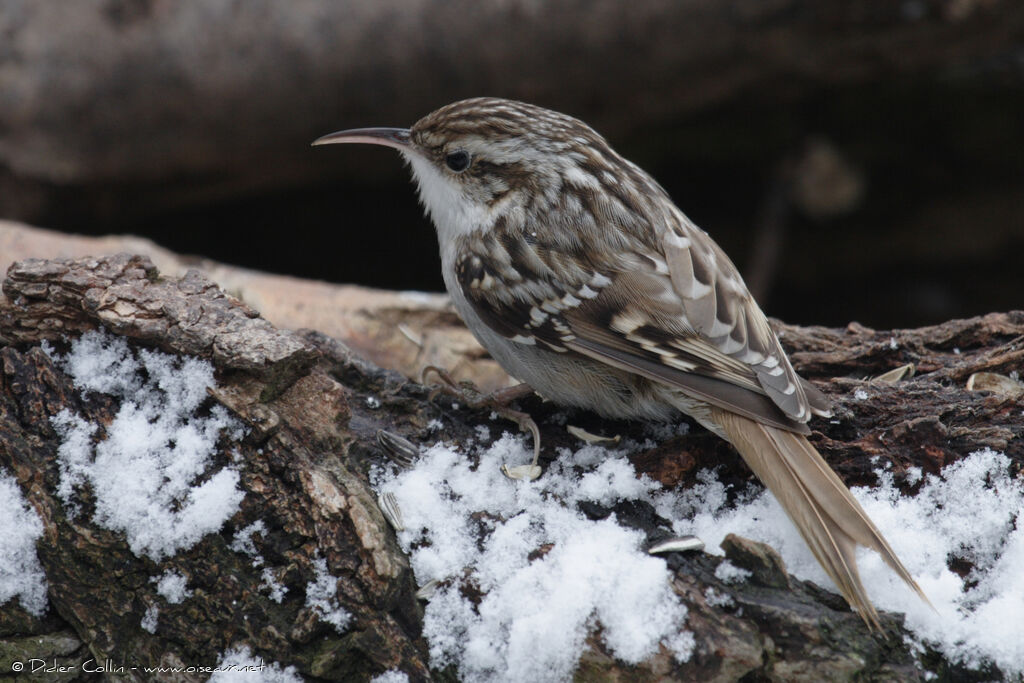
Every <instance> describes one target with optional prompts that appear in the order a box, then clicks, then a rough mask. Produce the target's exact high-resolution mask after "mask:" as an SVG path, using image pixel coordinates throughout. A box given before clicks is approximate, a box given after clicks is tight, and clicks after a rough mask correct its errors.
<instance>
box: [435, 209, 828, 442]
mask: <svg viewBox="0 0 1024 683" xmlns="http://www.w3.org/2000/svg"><path fill="white" fill-rule="evenodd" d="M693 229H694V230H696V228H693ZM672 235H673V236H674V237H672V236H669V237H666V238H665V239H663V241H662V242H663V248H662V249H660V250H659V249H654V250H652V249H650V248H643V247H639V246H638V247H637V249H635V250H624V251H620V252H617V254H616V258H615V260H614V261H608V262H603V263H600V264H594V263H590V264H584V263H581V262H579V261H578V260H573V259H572V258H570V257H567V256H566V254H564V253H560V252H557V253H556V252H555V251H553V250H549V249H547V248H546V246H545V245H543V244H538V243H536V242H533V243H531V242H529V241H526V240H517V239H510V238H508V236H506V238H505V239H503V240H501V243H500V244H498V243H492V244H489V245H486V244H484V245H480V248H478V249H473V248H467V249H465V250H464V251H463V256H462V258H461V259H460V260H459V261H458V262H457V263H456V268H455V272H456V277H457V279H458V282H459V285H460V287H461V289H462V293H463V295H464V296H465V298H466V299H467V301H468V302H469V303H470V304H471V305H472V307H473V309H474V311H475V312H476V313H477V314H478V315H479V317H480V318H481V320H482V321H483V322H484V323H486V324H487V325H488V326H490V327H491V328H492V329H493V330H494V331H495V332H497V333H499V334H501V335H503V336H505V337H507V338H509V339H511V340H513V341H517V342H520V343H535V344H539V345H541V346H544V347H547V348H549V349H551V350H553V351H557V352H565V351H574V352H577V353H580V354H583V355H585V356H588V357H591V358H594V359H597V360H600V361H601V362H605V363H608V364H609V365H612V366H615V367H619V368H621V369H625V370H628V371H630V372H634V373H636V374H638V375H642V376H644V377H647V378H649V379H652V380H655V381H658V382H662V383H664V384H668V385H670V386H674V387H676V388H678V389H680V390H681V391H683V392H684V393H686V394H688V395H690V396H692V397H694V398H698V399H700V400H704V401H707V402H708V403H711V404H712V405H717V406H719V407H722V408H725V409H727V410H732V411H734V412H737V413H739V414H741V415H745V416H747V417H750V418H751V419H754V420H757V421H760V422H763V423H765V424H770V425H774V426H777V427H782V428H784V429H790V430H794V431H799V432H803V433H806V432H807V431H808V430H807V427H806V425H805V424H804V423H805V422H806V421H807V419H808V418H809V417H810V414H811V406H810V403H809V401H808V398H807V391H806V390H805V388H804V383H803V382H802V380H801V379H800V378H799V377H798V376H797V375H796V373H795V372H794V371H793V369H792V366H791V365H790V364H789V361H788V359H787V358H786V355H785V353H784V352H783V351H782V349H781V347H780V346H779V343H778V340H777V339H776V337H775V334H774V333H773V332H772V330H771V328H770V327H769V326H768V323H767V320H765V317H764V314H763V313H761V310H760V309H759V308H758V307H757V305H756V304H755V303H754V302H753V300H752V299H751V298H750V296H749V294H747V293H746V287H745V286H744V285H743V281H742V279H741V278H740V276H739V274H738V273H737V272H736V269H735V267H734V266H733V265H732V263H731V262H730V261H729V260H728V258H726V257H725V255H724V254H723V253H722V252H721V250H719V249H717V247H715V246H714V244H713V242H711V240H710V238H705V240H704V241H706V242H707V243H708V244H709V245H710V247H708V248H705V249H695V248H691V247H690V246H689V245H687V244H686V239H684V238H683V237H682V236H681V235H680V234H679V233H672ZM691 244H692V240H691ZM701 246H703V245H701ZM510 250H514V251H515V253H514V254H510V253H509V251H510ZM512 264H516V267H512ZM524 271H525V272H524ZM807 386H808V387H809V386H810V385H807ZM814 391H815V393H816V390H814ZM821 403H822V405H824V399H823V398H822V401H821Z"/></svg>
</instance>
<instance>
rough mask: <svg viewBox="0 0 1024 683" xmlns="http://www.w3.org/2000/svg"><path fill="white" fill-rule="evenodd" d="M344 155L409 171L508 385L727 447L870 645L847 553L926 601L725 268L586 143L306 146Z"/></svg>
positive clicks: (485, 136) (443, 123)
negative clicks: (674, 427)
mask: <svg viewBox="0 0 1024 683" xmlns="http://www.w3.org/2000/svg"><path fill="white" fill-rule="evenodd" d="M349 142H362V143H370V144H376V145H385V146H388V147H394V148H395V149H397V150H398V151H399V152H401V154H402V156H403V157H404V158H405V159H406V160H407V161H408V162H409V164H410V165H411V167H412V172H413V175H414V176H415V179H416V182H417V184H418V187H419V195H420V199H421V201H422V203H423V205H424V206H425V207H426V210H427V212H428V213H429V215H430V217H431V219H432V220H433V222H434V225H435V227H436V228H437V235H438V241H439V243H440V248H441V262H442V269H443V274H444V282H445V285H446V287H447V288H448V293H449V294H450V295H451V297H452V301H453V302H454V305H455V308H456V310H457V311H458V312H459V314H460V315H461V316H462V318H463V320H465V322H466V324H467V325H468V326H469V329H470V330H471V331H472V332H473V334H474V335H476V337H477V339H479V340H480V343H481V344H483V345H484V347H485V348H486V349H487V350H488V351H489V352H490V353H491V355H492V356H493V357H494V358H495V359H496V360H497V361H498V362H499V363H500V364H501V365H502V367H504V368H505V370H507V371H508V373H509V374H510V375H512V376H513V377H515V378H517V379H519V380H520V381H522V382H525V383H526V384H528V385H529V386H530V387H532V388H533V389H534V390H535V391H537V392H538V393H539V394H541V395H542V396H544V397H546V398H548V399H550V400H552V401H554V402H556V403H559V404H562V405H567V406H578V407H582V408H586V409H589V410H592V411H595V412H597V413H599V414H601V415H604V416H607V417H612V418H634V419H642V420H667V419H670V418H672V416H673V415H674V414H675V413H676V411H682V412H683V413H686V414H687V415H689V416H691V417H692V418H693V419H695V420H697V422H699V423H700V424H702V425H703V426H704V427H706V428H707V429H709V430H710V431H712V432H714V433H715V434H717V435H718V436H720V437H722V438H723V439H726V440H727V441H729V442H730V443H732V444H733V446H735V448H736V449H737V450H738V451H739V453H740V455H742V456H743V459H744V460H745V461H746V463H747V464H748V465H749V466H750V469H752V470H753V471H754V473H755V474H756V475H757V476H758V478H760V479H761V481H762V482H764V484H765V485H766V486H767V487H768V488H769V489H770V490H771V491H772V493H773V494H774V495H775V497H776V498H777V499H778V501H779V502H780V503H781V504H782V507H783V508H784V509H785V510H786V513H787V514H788V515H789V516H790V518H791V519H792V520H793V522H794V523H795V524H796V526H797V528H798V529H799V530H800V534H801V535H802V536H803V538H804V540H805V541H806V542H807V544H808V546H810V549H811V551H812V552H813V553H814V556H815V557H816V558H817V559H818V562H820V563H821V566H822V567H823V568H824V569H825V571H826V573H828V575H829V576H830V577H831V578H832V580H833V581H834V582H835V584H836V586H837V587H838V588H839V590H840V592H841V593H842V594H843V597H845V598H846V600H847V601H848V602H849V603H850V605H852V606H853V607H854V608H855V609H856V610H857V611H858V612H859V613H860V615H861V617H862V618H863V619H864V621H865V622H866V623H867V625H868V626H869V628H880V624H879V621H878V614H877V612H876V611H875V608H874V606H873V605H872V604H871V601H870V600H869V598H868V596H867V594H866V592H865V590H864V586H863V584H862V583H861V581H860V577H859V575H858V573H857V563H856V556H855V551H856V547H857V546H858V545H862V546H866V547H868V548H871V549H873V550H875V551H876V552H878V553H879V554H880V555H881V556H882V558H883V559H884V560H885V562H886V563H887V564H888V565H889V566H890V567H892V569H893V570H894V571H896V572H897V573H898V574H899V575H900V577H902V578H903V580H904V581H906V582H907V584H909V585H910V587H911V588H913V589H914V590H915V591H917V593H918V594H919V595H921V597H922V598H924V599H925V600H927V598H925V596H924V594H923V593H922V591H921V589H920V588H919V587H918V586H917V584H916V583H915V582H914V580H913V578H912V577H911V576H910V574H909V573H908V572H907V570H906V568H904V566H903V564H902V563H901V562H900V560H899V559H898V558H897V557H896V555H895V553H893V551H892V549H891V548H890V547H889V544H888V543H887V542H886V540H885V539H884V538H883V537H882V534H881V533H880V532H879V531H878V529H877V528H876V527H875V525H874V524H873V523H872V522H871V520H870V519H869V518H868V516H867V515H866V514H865V512H864V510H863V509H862V508H861V506H860V505H859V504H858V503H857V501H856V499H854V497H853V496H852V495H851V494H850V491H849V489H847V488H846V486H845V485H844V484H843V482H842V480H840V479H839V477H838V476H837V475H836V474H835V473H834V472H833V471H832V469H831V468H830V467H829V466H828V464H827V463H826V462H825V460H824V459H823V458H822V457H821V456H820V455H819V454H818V452H817V451H816V450H815V449H814V447H813V446H812V445H811V444H810V442H809V441H808V440H807V438H806V436H805V435H806V434H808V433H809V432H810V430H809V429H808V428H807V421H808V420H809V419H810V418H811V416H812V414H818V415H827V414H829V413H828V405H827V402H826V400H825V398H824V396H823V395H822V394H821V393H820V392H819V391H817V390H816V389H815V388H814V387H812V386H811V385H810V384H809V383H807V382H806V381H804V380H803V379H801V378H800V377H799V376H798V375H797V374H796V372H795V371H794V370H793V367H792V366H791V365H790V362H789V359H788V358H787V356H786V353H785V352H784V351H783V350H782V347H781V346H780V345H779V340H778V339H777V338H776V336H775V333H774V332H773V331H772V329H771V328H770V327H769V326H768V321H767V320H766V319H765V316H764V313H762V312H761V309H760V308H759V307H758V305H757V303H756V302H755V301H754V300H753V298H752V297H751V295H750V293H749V292H748V291H747V287H746V285H745V284H744V282H743V278H742V277H740V274H739V271H738V270H737V269H736V266H734V265H733V264H732V262H731V261H730V260H729V258H728V257H727V256H726V255H725V253H724V252H723V251H722V250H721V249H720V248H719V247H718V245H717V244H715V242H714V241H713V240H712V239H711V237H709V236H708V234H707V233H705V232H704V231H703V230H701V229H700V228H698V227H697V226H696V225H694V224H693V223H692V222H691V221H690V219H688V218H687V217H686V216H685V215H684V214H683V212H682V211H680V210H679V209H678V208H676V206H675V204H674V203H673V202H672V200H671V199H670V198H669V196H668V194H667V193H666V192H665V191H664V190H663V189H662V188H661V186H659V185H658V183H657V182H655V181H654V179H653V178H651V177H650V176H649V175H647V174H646V173H645V172H644V171H642V170H640V168H638V167H637V166H636V165H634V164H632V163H631V162H629V161H627V160H626V159H623V158H622V157H621V156H619V155H618V154H616V152H615V151H614V150H613V149H612V148H611V147H610V146H609V145H608V143H607V142H606V141H605V140H604V138H602V137H601V136H600V135H598V134H597V133H596V132H594V130H592V129H591V128H590V127H589V126H587V125H586V124H585V123H583V122H581V121H579V120H577V119H574V118H572V117H569V116H566V115H564V114H559V113H557V112H553V111H549V110H547V109H542V108H540V107H536V106H533V105H530V104H524V103H521V102H513V101H509V100H503V99H494V98H478V99H470V100H463V101H461V102H455V103H454V104H450V105H448V106H446V107H442V108H441V109H438V110H437V111H435V112H433V113H431V114H428V115H427V116H425V117H424V118H422V119H420V120H419V121H417V122H416V124H415V125H413V127H412V128H410V129H405V128H362V129H358V130H347V131H341V132H338V133H332V134H330V135H326V136H324V137H322V138H320V139H319V140H317V141H316V142H314V143H313V144H317V145H319V144H331V143H349Z"/></svg>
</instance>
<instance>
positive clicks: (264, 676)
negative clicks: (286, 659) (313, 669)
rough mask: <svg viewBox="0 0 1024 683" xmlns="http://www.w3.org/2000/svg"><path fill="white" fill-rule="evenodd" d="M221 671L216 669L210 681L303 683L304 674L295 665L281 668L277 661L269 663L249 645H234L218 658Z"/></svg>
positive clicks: (218, 682) (221, 682) (224, 682)
mask: <svg viewBox="0 0 1024 683" xmlns="http://www.w3.org/2000/svg"><path fill="white" fill-rule="evenodd" d="M217 667H218V669H219V671H214V672H213V675H212V676H210V678H209V683H302V681H303V679H302V676H300V675H299V674H298V672H297V671H296V670H295V667H294V666H289V667H287V668H281V665H280V664H278V663H277V662H271V663H270V664H267V663H266V662H264V661H263V658H261V657H256V656H254V655H253V654H252V651H251V650H250V649H249V646H248V645H242V646H240V647H234V648H231V649H229V650H227V651H225V652H224V654H222V655H221V656H220V659H218V660H217Z"/></svg>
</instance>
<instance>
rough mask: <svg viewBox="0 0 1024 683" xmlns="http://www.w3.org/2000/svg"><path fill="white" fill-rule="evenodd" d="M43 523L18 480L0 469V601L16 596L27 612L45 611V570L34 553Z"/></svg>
mask: <svg viewBox="0 0 1024 683" xmlns="http://www.w3.org/2000/svg"><path fill="white" fill-rule="evenodd" d="M42 536H43V523H42V522H41V521H40V520H39V516H38V515H37V514H36V511H35V510H33V509H32V507H31V506H30V505H29V504H28V503H27V502H26V501H25V499H24V498H23V497H22V495H21V489H20V488H18V482H16V481H15V480H14V477H12V476H11V475H10V474H8V473H7V472H6V471H4V470H2V469H0V605H4V604H6V603H7V602H8V601H10V600H13V599H14V598H18V602H20V603H21V606H22V607H23V608H25V611H27V612H28V613H29V614H33V615H35V616H37V617H39V616H42V615H43V613H44V612H45V611H46V606H47V599H46V574H45V573H43V568H42V566H41V565H40V564H39V557H38V556H37V555H36V542H37V541H38V540H39V539H40V538H42Z"/></svg>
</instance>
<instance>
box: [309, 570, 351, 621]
mask: <svg viewBox="0 0 1024 683" xmlns="http://www.w3.org/2000/svg"><path fill="white" fill-rule="evenodd" d="M313 570H314V572H315V574H314V579H313V581H311V582H309V583H308V584H306V606H307V607H311V608H312V609H313V611H314V612H316V615H317V616H318V617H320V619H321V620H322V621H325V622H327V623H328V624H330V625H332V626H333V627H334V630H335V631H337V632H338V633H344V632H345V629H347V628H348V625H349V623H350V622H351V621H352V615H351V614H349V613H348V612H347V611H346V610H345V608H343V607H341V606H340V605H339V604H338V579H337V578H336V577H334V576H331V574H330V572H329V571H328V570H327V560H325V559H324V558H322V557H317V558H315V559H314V560H313Z"/></svg>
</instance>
